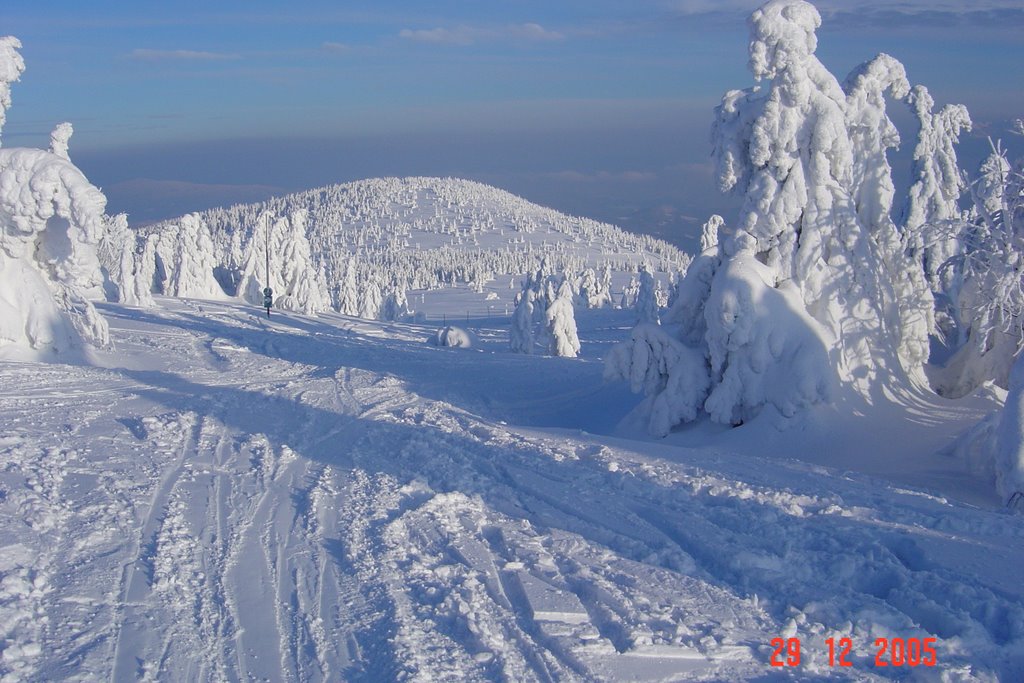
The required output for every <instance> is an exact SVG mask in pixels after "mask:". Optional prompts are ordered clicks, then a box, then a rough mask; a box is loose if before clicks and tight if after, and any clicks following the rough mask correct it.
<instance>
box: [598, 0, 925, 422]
mask: <svg viewBox="0 0 1024 683" xmlns="http://www.w3.org/2000/svg"><path fill="white" fill-rule="evenodd" d="M820 24H821V18H820V15H819V14H818V12H817V10H816V9H815V8H814V7H813V5H811V4H810V3H808V2H805V1H803V0H771V1H770V2H767V3H766V4H764V5H763V6H762V7H761V8H760V9H758V10H756V11H755V12H754V13H753V14H752V15H751V17H750V21H749V27H750V35H751V39H750V68H751V71H752V72H753V74H754V77H755V79H756V80H758V81H761V85H759V86H757V87H754V88H749V89H746V90H734V91H730V92H728V93H726V95H725V96H724V97H723V99H722V104H721V105H720V106H719V107H718V108H717V109H716V116H715V119H716V120H715V122H714V125H713V129H712V140H713V143H714V159H715V165H716V173H717V176H718V181H719V185H720V188H721V189H722V190H723V191H724V192H732V193H736V194H740V195H741V196H742V197H743V206H742V209H741V212H740V216H739V219H738V221H737V223H736V225H734V226H733V228H732V229H731V230H729V229H726V228H725V227H724V226H723V225H722V224H721V223H720V222H719V221H709V224H708V225H707V226H706V231H705V240H704V245H703V246H704V247H705V251H704V253H702V254H701V255H700V256H699V257H698V258H697V259H696V260H694V262H693V263H691V264H690V267H689V269H688V271H687V274H686V277H685V278H684V280H683V281H682V282H681V283H680V285H679V287H678V290H677V297H676V300H675V302H674V305H673V307H672V309H671V310H670V311H669V312H668V313H667V314H666V316H665V322H666V324H669V325H670V326H672V329H673V332H674V334H675V337H676V339H678V340H679V341H681V342H682V343H683V344H685V345H687V346H689V347H690V348H691V349H693V350H696V351H698V352H699V353H698V354H697V357H699V358H701V359H702V362H703V367H704V372H705V373H706V374H707V377H708V381H707V383H706V386H707V387H708V390H707V396H706V398H704V399H701V404H700V405H699V406H697V408H698V410H697V412H698V413H699V412H701V411H703V412H704V413H706V414H708V415H709V416H710V417H711V419H712V420H714V421H717V422H722V423H726V424H728V423H732V424H737V423H740V422H744V421H747V420H749V419H750V418H752V417H754V416H756V415H757V414H758V413H759V412H760V411H761V410H762V409H763V407H764V406H768V405H770V406H772V407H774V409H775V410H776V411H777V412H778V413H780V414H782V415H785V416H788V415H793V414H795V413H796V412H798V411H800V410H802V409H804V408H806V407H808V406H811V405H813V404H816V403H821V402H827V401H829V400H831V397H832V396H833V395H834V390H835V389H836V387H837V386H838V385H839V384H843V385H846V386H848V387H850V388H852V389H853V390H855V391H856V392H858V393H859V394H861V395H863V396H868V395H873V394H874V395H875V398H878V394H881V392H880V391H879V390H880V389H881V387H882V385H883V384H886V383H889V384H899V383H901V382H906V381H908V380H912V381H916V382H920V383H923V381H924V379H923V373H922V372H921V365H922V363H923V362H924V360H925V358H926V353H927V335H928V332H929V331H930V327H931V325H932V320H933V318H932V317H931V316H932V303H931V299H930V296H929V292H928V290H927V287H925V286H924V285H923V283H924V274H923V266H922V265H921V262H920V261H919V260H917V259H915V258H913V257H912V255H913V254H912V250H911V248H910V247H911V245H910V244H909V243H908V241H907V237H906V235H905V234H904V233H903V232H901V231H900V230H899V229H898V228H897V226H896V225H895V224H894V222H893V221H892V219H891V215H890V213H891V209H892V204H893V189H892V187H893V185H892V180H891V169H890V168H889V164H888V161H887V159H886V151H887V150H888V149H890V148H892V147H893V146H895V145H896V144H897V143H898V140H899V137H898V134H897V132H896V129H895V127H894V126H893V125H892V123H891V122H890V120H889V118H888V115H887V114H886V104H885V100H886V97H892V98H897V99H899V98H905V97H907V96H908V93H909V92H910V87H909V84H908V82H907V80H906V77H905V75H904V73H903V68H902V66H901V65H900V64H899V63H898V62H897V61H896V60H894V59H892V58H891V57H888V56H886V55H880V56H878V57H877V58H875V59H873V60H871V61H869V62H867V63H865V64H863V65H861V66H860V67H858V68H857V69H855V70H854V72H853V73H852V74H851V75H850V77H849V78H848V79H847V80H846V82H845V87H844V86H842V85H840V83H839V81H838V80H836V78H835V77H834V76H833V75H832V74H830V73H829V72H828V70H827V69H825V67H824V65H822V63H821V62H820V61H819V60H818V59H817V57H815V55H814V52H815V49H816V47H817V38H816V35H815V32H816V30H817V29H818V27H819V26H820ZM908 254H910V256H908ZM641 336H642V335H641ZM630 347H631V348H632V349H633V351H632V354H631V358H632V359H633V361H635V362H641V361H642V357H643V354H644V353H645V351H644V350H643V348H641V347H640V346H638V344H637V340H636V339H634V340H633V342H631V343H627V348H630ZM622 353H626V352H622ZM638 354H639V355H638ZM684 358H686V360H685V361H681V362H686V363H688V365H686V367H685V369H676V371H675V373H676V375H682V374H685V375H689V376H691V377H692V376H695V375H697V374H698V368H695V367H693V366H692V362H693V358H694V357H693V356H692V355H691V356H688V357H684ZM620 360H621V356H620ZM631 366H632V363H631V364H628V365H625V364H623V363H621V362H620V363H618V365H617V366H616V365H615V364H613V365H611V366H610V367H611V370H610V373H611V375H612V376H618V377H621V378H623V379H629V377H628V376H626V375H624V374H623V371H622V370H621V368H623V367H631ZM616 367H618V368H620V370H616ZM698 384H703V383H701V382H698ZM665 385H666V386H672V385H673V382H671V381H666V383H665ZM699 395H700V394H699V392H696V393H695V392H689V394H688V395H687V397H686V398H687V399H688V400H696V397H698V396H699ZM662 404H670V405H673V406H675V407H676V409H677V410H678V412H677V414H676V416H675V418H674V419H675V420H676V422H678V421H681V420H685V419H689V418H688V417H687V416H688V415H692V414H694V410H693V406H691V405H689V404H688V403H686V401H683V400H671V401H670V400H663V401H662ZM684 405H685V406H686V407H685V410H684V409H683V406H684ZM667 421H668V422H672V419H668V420H667ZM665 422H666V421H665V420H661V421H660V422H659V424H660V425H663V424H664V423H665Z"/></svg>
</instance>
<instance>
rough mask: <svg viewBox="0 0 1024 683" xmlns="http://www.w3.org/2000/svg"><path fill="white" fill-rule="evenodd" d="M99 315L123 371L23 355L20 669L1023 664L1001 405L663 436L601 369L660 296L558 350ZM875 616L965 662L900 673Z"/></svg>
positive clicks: (376, 331) (172, 676)
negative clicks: (991, 443)
mask: <svg viewBox="0 0 1024 683" xmlns="http://www.w3.org/2000/svg"><path fill="white" fill-rule="evenodd" d="M410 296H413V295H412V294H411V295H410ZM429 296H430V295H429V294H428V297H429ZM99 308H100V311H101V313H102V314H103V315H104V316H105V318H106V319H107V320H108V322H109V325H110V336H111V339H112V342H113V345H114V348H113V350H108V351H101V352H99V353H98V354H97V355H98V358H99V361H98V365H97V366H83V365H78V366H70V365H60V364H46V363H31V362H22V363H19V362H13V361H9V362H4V363H2V364H0V386H2V387H3V391H2V393H0V462H2V465H3V466H2V470H0V644H2V648H3V654H2V659H0V673H2V680H4V681H7V680H58V679H62V680H118V681H126V680H156V679H160V680H175V681H197V680H240V681H248V680H269V681H279V680H282V681H283V680H303V681H318V680H325V681H326V680H331V681H336V680H343V679H344V680H356V681H360V680H362V681H387V680H422V681H441V680H457V679H458V680H510V681H530V680H538V681H563V680H585V681H591V680H615V681H620V680H621V681H628V680H633V681H677V680H690V679H697V680H724V681H734V680H751V679H759V680H776V679H782V680H786V679H807V678H819V677H834V678H836V679H840V680H874V679H897V680H954V681H955V680H1002V681H1019V680H1024V582H1022V581H1021V569H1022V567H1024V523H1022V520H1024V518H1022V517H1020V516H1014V515H1008V514H1005V513H1004V512H1003V511H1001V510H1000V509H999V501H998V499H997V498H995V496H994V494H993V495H991V496H990V497H988V498H986V497H985V495H984V494H983V493H981V492H983V491H987V490H991V483H990V482H986V481H982V480H981V479H980V477H981V476H982V475H979V474H972V473H970V472H969V471H968V468H967V467H966V466H965V465H964V463H962V462H961V461H959V460H956V459H955V458H953V457H952V456H949V455H936V454H935V450H936V444H939V445H941V443H942V442H943V441H948V440H950V439H951V438H952V436H953V435H955V434H956V433H958V432H959V431H963V429H965V428H966V427H967V426H969V425H970V424H972V423H973V422H976V421H977V420H978V419H979V417H981V415H982V414H983V411H984V410H986V409H989V408H991V405H986V403H985V401H984V400H982V399H980V398H976V399H973V401H974V403H972V402H971V401H970V400H968V401H965V402H959V403H943V404H941V405H940V406H935V405H928V406H926V405H914V404H912V402H911V401H905V402H903V404H902V405H903V406H904V412H902V413H900V412H899V411H894V412H893V413H892V415H891V417H890V419H889V420H888V422H884V421H883V422H879V420H877V419H873V420H870V421H867V422H865V424H871V425H872V428H871V429H870V430H865V429H864V428H863V427H861V428H860V429H858V428H857V423H856V422H854V421H852V418H849V419H848V418H847V417H841V416H843V415H844V413H843V412H842V408H841V406H840V407H838V408H827V409H826V408H823V409H820V410H819V411H817V412H816V413H813V416H814V417H813V419H809V420H808V421H807V422H805V423H801V424H799V425H797V426H795V427H793V428H792V429H791V430H789V431H788V432H777V433H774V435H773V433H772V432H771V431H770V429H774V428H773V427H770V425H769V427H764V426H759V424H762V425H763V424H767V423H766V421H761V422H760V423H755V424H754V425H752V426H753V427H754V428H755V429H754V431H751V430H750V429H749V428H748V427H749V426H748V427H741V428H738V429H733V430H730V431H729V432H727V433H724V434H723V433H720V432H721V428H715V429H717V430H719V433H717V434H714V435H711V432H712V431H714V430H713V429H712V428H711V427H709V426H708V425H706V424H704V425H703V426H700V425H698V426H696V427H691V428H688V429H687V430H684V431H682V432H677V433H675V434H673V435H672V436H671V437H670V438H669V439H668V440H666V441H652V440H650V439H649V437H642V438H641V437H637V436H636V434H637V433H638V432H640V431H642V430H637V429H634V428H633V427H631V425H630V421H629V420H626V421H625V422H623V424H621V425H620V424H619V420H620V418H621V417H622V416H623V415H625V414H627V412H628V411H629V408H630V407H632V406H634V405H635V404H636V402H637V400H638V399H637V398H636V397H635V396H633V395H631V394H629V393H628V390H627V389H626V388H625V387H624V386H622V385H606V384H604V383H603V382H602V379H601V377H602V363H601V361H600V360H599V359H600V358H601V357H602V356H604V355H605V354H606V353H607V351H608V348H609V345H610V344H611V343H612V342H615V341H620V340H621V339H623V338H625V337H626V335H627V330H628V329H629V328H630V327H631V326H632V323H633V322H634V320H633V319H632V318H631V317H630V315H631V314H630V313H628V312H620V311H610V310H599V311H587V312H581V313H580V314H579V318H578V322H579V329H580V336H581V341H582V353H581V358H579V359H559V358H549V357H540V356H526V355H518V354H511V353H509V352H508V350H507V343H508V342H507V339H508V329H507V325H508V323H507V320H505V319H503V318H501V317H498V316H495V317H494V318H485V319H483V320H479V321H477V320H471V321H470V323H471V325H472V326H473V330H472V331H473V332H474V334H475V337H476V341H477V343H475V344H474V346H473V348H470V349H450V348H438V347H435V346H431V345H429V344H427V343H425V340H426V339H427V338H428V337H429V336H430V335H431V334H432V333H433V332H434V331H435V327H434V326H425V325H415V324H395V323H376V322H367V321H360V320H357V319H354V318H347V317H342V316H339V315H335V314H330V313H328V314H323V315H321V316H320V317H318V318H307V317H304V316H301V315H298V314H289V313H278V312H275V313H274V315H273V316H272V317H271V318H270V319H267V318H266V317H261V316H260V315H259V313H260V311H259V310H258V309H255V308H253V307H247V306H243V305H240V304H237V303H234V302H199V301H194V300H176V299H160V298H158V299H157V306H156V307H154V308H150V309H136V308H131V307H126V306H121V305H115V304H103V305H100V306H99ZM453 310H458V309H457V307H456V308H454V309H453ZM914 400H915V401H920V400H925V399H921V398H920V397H918V398H917V399H914ZM935 400H938V399H935ZM939 408H941V410H942V411H944V412H936V411H937V410H938V409H939ZM915 415H917V416H919V418H920V419H916V420H915V419H913V416H915ZM935 415H940V416H941V420H937V419H934V417H933V416H935ZM876 417H877V416H876ZM879 424H882V425H885V426H886V427H887V429H889V431H884V430H882V429H881V428H879V427H878V425H879ZM830 430H834V431H830ZM865 432H872V433H865ZM830 434H831V438H829V436H830ZM758 444H762V445H763V448H762V449H758V448H754V447H753V446H756V445H758ZM837 444H838V445H837ZM897 446H898V449H899V451H900V452H902V453H904V454H905V455H906V459H905V460H903V461H901V462H902V463H903V464H900V465H899V466H892V467H886V466H885V461H886V459H887V458H889V459H890V460H891V458H890V457H889V456H888V455H887V454H889V453H890V452H892V451H893V450H895V449H896V447H897ZM830 448H831V449H833V450H831V451H828V452H826V450H827V449H830ZM885 448H888V449H889V450H888V451H887V450H885ZM787 449H788V450H787ZM823 463H825V464H827V465H829V466H828V467H826V466H825V464H823ZM862 463H863V467H861V466H860V465H861V464H862ZM829 637H833V638H835V642H836V643H837V646H838V643H839V639H840V638H843V637H849V638H850V639H851V641H852V654H851V656H850V658H849V660H850V663H851V664H852V666H850V667H840V666H838V665H837V666H834V667H830V666H829V662H828V649H827V646H826V639H827V638H829ZM776 638H799V639H800V643H801V660H800V665H799V667H773V666H772V665H771V659H772V654H773V649H774V648H773V645H772V640H773V639H776ZM877 638H887V639H890V642H894V640H893V639H897V638H899V639H903V640H904V641H906V642H909V641H910V640H911V639H919V640H921V641H923V640H924V639H925V638H935V639H936V644H935V649H936V665H935V666H934V667H926V666H924V665H921V666H917V667H913V668H912V667H909V666H902V667H899V666H888V667H885V668H879V667H876V664H875V656H876V652H877V649H878V648H877V647H876V645H875V642H876V639H877ZM886 657H888V655H886ZM781 659H783V660H784V659H785V656H783V657H781ZM889 661H891V660H889Z"/></svg>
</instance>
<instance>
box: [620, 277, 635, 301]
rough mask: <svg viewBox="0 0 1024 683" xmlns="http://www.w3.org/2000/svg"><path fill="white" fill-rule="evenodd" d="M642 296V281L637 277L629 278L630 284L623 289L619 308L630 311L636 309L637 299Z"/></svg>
mask: <svg viewBox="0 0 1024 683" xmlns="http://www.w3.org/2000/svg"><path fill="white" fill-rule="evenodd" d="M638 296H640V279H639V278H637V276H636V275H631V276H630V277H629V282H627V283H626V286H625V287H623V288H622V296H621V297H620V298H619V308H623V309H630V308H635V307H636V299H637V297H638Z"/></svg>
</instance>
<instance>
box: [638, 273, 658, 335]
mask: <svg viewBox="0 0 1024 683" xmlns="http://www.w3.org/2000/svg"><path fill="white" fill-rule="evenodd" d="M657 292H658V286H657V282H656V281H655V279H654V274H653V273H651V269H650V267H649V266H648V265H647V264H646V263H645V264H644V265H643V266H642V267H641V268H640V278H639V286H638V287H637V294H636V317H637V322H640V323H654V324H655V325H658V324H660V322H661V320H660V318H659V316H658V296H657Z"/></svg>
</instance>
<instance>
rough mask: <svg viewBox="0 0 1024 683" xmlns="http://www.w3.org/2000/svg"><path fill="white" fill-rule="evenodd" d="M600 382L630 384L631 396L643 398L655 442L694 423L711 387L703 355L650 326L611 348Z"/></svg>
mask: <svg viewBox="0 0 1024 683" xmlns="http://www.w3.org/2000/svg"><path fill="white" fill-rule="evenodd" d="M604 376H605V379H607V380H609V381H616V380H619V381H626V382H629V386H630V389H632V391H633V392H635V393H641V392H642V393H643V394H644V395H645V396H647V397H648V400H649V401H650V407H649V417H648V431H650V432H651V434H654V435H655V436H665V435H667V434H668V433H669V431H670V430H671V429H672V427H674V426H676V425H677V424H680V423H682V422H688V421H690V420H693V419H696V417H697V415H698V414H700V412H701V410H702V409H703V405H704V401H705V399H707V395H708V388H709V385H710V378H709V375H708V368H707V362H706V361H705V359H704V355H703V354H702V353H701V352H700V351H698V350H696V349H693V348H690V347H689V346H686V345H685V344H682V343H680V342H679V341H677V340H676V339H674V338H673V337H672V335H670V334H669V333H668V331H666V330H665V329H664V328H662V327H661V326H659V325H652V324H650V323H646V324H645V323H641V324H640V325H637V326H636V327H634V328H633V331H632V333H631V334H630V340H629V341H628V342H626V343H624V344H618V345H616V346H615V347H613V348H612V350H611V353H610V354H609V355H608V358H606V359H605V368H604Z"/></svg>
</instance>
